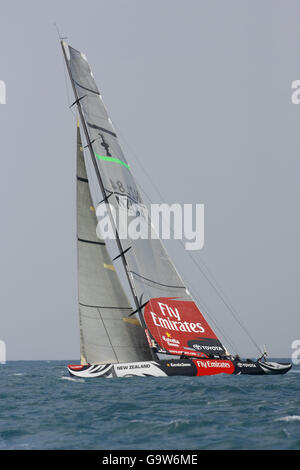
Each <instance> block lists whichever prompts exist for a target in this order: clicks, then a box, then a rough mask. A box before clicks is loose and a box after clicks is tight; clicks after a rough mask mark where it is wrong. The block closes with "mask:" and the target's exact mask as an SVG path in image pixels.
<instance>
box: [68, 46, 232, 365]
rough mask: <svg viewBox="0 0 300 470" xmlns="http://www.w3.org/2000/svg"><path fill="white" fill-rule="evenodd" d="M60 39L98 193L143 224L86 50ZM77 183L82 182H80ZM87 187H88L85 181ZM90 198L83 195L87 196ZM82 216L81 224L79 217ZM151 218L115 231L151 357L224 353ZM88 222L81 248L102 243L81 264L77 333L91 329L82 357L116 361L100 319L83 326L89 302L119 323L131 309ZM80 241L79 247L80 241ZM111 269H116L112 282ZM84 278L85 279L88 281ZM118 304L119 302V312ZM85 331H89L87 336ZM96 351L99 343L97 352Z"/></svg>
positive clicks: (90, 313)
mask: <svg viewBox="0 0 300 470" xmlns="http://www.w3.org/2000/svg"><path fill="white" fill-rule="evenodd" d="M62 47H63V52H64V57H65V60H66V64H67V68H68V71H69V75H70V79H71V83H72V86H73V90H74V94H75V100H76V101H75V103H76V104H77V106H78V110H79V115H80V119H81V125H82V129H83V131H84V136H85V140H86V144H87V147H88V149H89V152H90V161H91V162H92V164H93V168H94V173H95V179H96V180H98V183H99V185H100V188H101V191H102V196H103V200H104V201H105V202H106V203H107V206H108V202H109V204H111V205H112V207H113V208H114V209H115V212H116V213H121V212H122V211H126V212H127V213H128V215H131V216H132V213H134V215H135V217H136V218H137V219H140V220H139V222H140V224H141V225H143V224H144V225H145V224H146V222H148V219H147V217H148V216H144V215H143V214H142V215H141V214H140V215H139V216H137V212H138V209H136V208H137V207H141V206H142V204H143V201H142V198H141V196H140V193H139V190H138V188H137V185H136V183H135V181H134V178H133V175H132V173H131V170H130V167H129V164H128V162H127V160H126V158H125V156H124V154H123V152H122V149H121V147H120V145H119V142H118V139H117V135H116V132H115V130H114V128H113V126H112V123H111V120H110V118H109V117H108V114H107V112H106V109H105V106H104V103H103V101H102V97H101V95H100V93H99V90H98V88H97V85H96V83H95V80H94V78H93V75H92V72H91V69H90V67H89V64H88V62H87V59H86V57H85V55H84V54H82V53H81V52H79V51H78V50H76V49H74V48H72V47H71V46H68V45H67V44H66V43H65V42H62ZM83 178H86V176H83ZM79 182H80V180H79ZM82 184H84V183H83V182H82ZM85 187H86V188H87V185H86V186H85ZM124 201H125V204H124ZM89 203H90V202H87V204H89ZM101 203H103V201H102V202H101ZM80 204H81V203H80V202H79V205H80ZM89 215H91V214H89ZM85 217H87V215H85ZM93 217H94V214H93ZM94 219H95V217H94ZM83 223H84V224H85V222H83ZM95 223H96V219H95ZM149 226H150V231H151V233H150V234H148V235H149V236H148V237H147V238H138V239H132V238H129V237H127V238H126V237H125V238H122V239H120V237H119V234H118V232H117V231H116V235H117V245H118V248H119V252H120V260H121V262H122V263H123V267H124V270H125V271H126V276H127V280H128V283H129V286H130V289H131V292H132V295H133V299H134V302H135V309H136V311H137V314H138V317H139V320H140V322H141V324H142V326H143V327H144V330H145V334H146V336H147V339H148V344H149V346H150V349H151V351H152V355H153V357H156V358H157V357H158V358H161V359H162V358H164V357H166V355H170V354H171V355H174V356H181V355H182V354H186V355H189V356H195V357H199V356H201V355H207V354H218V355H220V354H224V353H225V348H224V346H223V345H222V344H221V342H220V340H219V339H218V338H217V336H216V334H215V333H214V332H213V330H212V329H211V328H210V326H209V325H208V323H207V322H206V320H205V318H204V317H203V315H202V313H201V312H200V310H199V309H198V307H197V305H196V304H195V302H194V300H193V298H192V297H191V295H190V293H189V292H188V290H187V289H186V286H185V285H184V283H183V281H182V279H181V278H180V276H179V274H178V273H177V271H176V269H175V267H174V265H173V263H172V261H171V260H170V258H169V256H168V255H167V253H166V250H165V248H164V246H163V244H162V242H161V241H160V239H159V238H157V237H156V236H155V234H154V230H153V228H152V226H151V224H149ZM87 227H90V228H91V230H92V231H93V230H94V233H93V234H92V233H91V232H90V233H89V234H84V235H81V234H79V235H78V236H79V238H80V237H83V236H88V237H90V238H89V240H90V241H91V242H92V243H89V244H87V243H85V244H82V246H84V248H80V249H82V250H83V249H84V250H88V249H89V250H95V249H96V248H95V247H97V248H100V249H99V252H100V253H101V254H100V255H99V256H100V259H99V261H98V260H97V261H96V258H94V256H93V254H92V252H91V253H90V255H89V256H88V255H87V256H86V258H85V262H86V266H85V267H84V268H83V269H82V272H84V275H85V276H86V282H87V288H88V292H89V295H90V296H91V298H92V300H91V298H90V299H89V301H87V300H86V299H84V294H83V292H84V290H82V293H81V294H80V303H81V306H80V309H81V312H82V314H81V331H82V335H83V336H84V331H85V330H89V331H90V333H86V335H87V337H88V338H89V339H88V340H84V339H83V350H82V354H83V357H84V359H85V360H86V361H88V362H91V361H92V362H93V363H94V362H97V361H98V362H99V361H101V362H103V361H110V360H111V357H112V356H113V357H114V360H115V361H116V360H120V359H121V357H119V356H118V357H117V358H116V357H115V350H116V348H115V346H114V347H112V345H109V344H108V343H106V346H105V348H104V347H103V342H102V340H103V334H104V331H105V330H107V328H105V326H103V327H102V326H101V327H99V325H98V326H97V329H96V328H95V329H94V330H93V331H91V330H92V329H93V326H92V328H90V326H89V327H87V326H86V324H85V323H87V321H90V325H94V324H95V325H96V322H97V320H96V318H97V316H98V315H99V308H97V307H95V308H94V307H93V305H95V306H97V305H100V306H101V305H106V310H105V311H103V310H102V312H103V313H101V320H102V319H103V318H104V317H103V315H104V313H105V321H106V322H111V321H112V320H111V319H112V318H113V316H114V315H116V316H117V317H118V322H119V323H118V325H119V324H120V323H122V321H121V318H123V317H125V316H126V315H127V314H128V312H129V310H128V309H129V304H128V301H127V300H126V299H125V297H124V295H123V292H122V291H121V290H120V286H119V284H118V285H117V284H116V283H117V282H118V281H117V276H116V274H115V272H114V271H112V270H109V269H103V268H102V266H103V265H104V264H111V261H110V260H107V258H108V253H107V251H106V249H105V245H104V244H103V243H104V242H103V241H102V242H101V243H100V242H99V240H98V241H97V243H96V239H95V229H96V227H95V225H94V226H93V228H92V226H91V225H89V224H87V225H86V226H85V228H84V230H87ZM94 242H95V243H94ZM79 247H81V242H80V241H79ZM79 261H80V260H79ZM116 262H117V261H116ZM89 263H91V267H89ZM103 276H104V278H103ZM111 276H114V281H113V282H114V283H113V282H112V279H111ZM108 279H109V280H110V284H109V285H110V288H109V289H108V290H107V289H106V288H103V286H105V282H106V281H107V282H108ZM89 282H90V283H91V285H90V286H88V285H89ZM82 289H83V288H82ZM121 292H122V294H121ZM108 293H109V296H110V301H111V304H112V305H113V307H114V308H111V309H110V310H109V309H108V308H107V307H108V306H109V305H110V304H109V305H108V304H107V303H106V304H105V303H103V299H104V298H105V297H104V296H107V295H108ZM87 303H88V304H90V306H89V307H86V306H85V305H86V304H87ZM120 307H122V308H123V311H122V314H121V313H120V312H121V310H120ZM118 308H119V309H118ZM87 309H89V310H87ZM100 312H101V309H100ZM130 318H132V317H130ZM87 319H88V320H87ZM84 322H85V323H84ZM123 326H124V325H123ZM140 331H141V329H140ZM114 334H116V335H117V337H118V338H120V341H121V336H122V335H123V330H122V331H121V330H120V329H119V328H114ZM89 335H91V336H90V337H89ZM87 341H88V343H89V344H90V345H91V346H90V354H87V353H86V349H87V347H86V344H85V343H87ZM104 349H105V351H104ZM113 350H114V352H113ZM97 351H99V354H98V352H97ZM100 351H102V352H101V354H100ZM122 354H124V353H122ZM100 356H101V359H100ZM137 356H138V360H142V359H143V358H142V356H141V354H140V353H137ZM103 357H105V359H103ZM123 357H124V356H122V358H123Z"/></svg>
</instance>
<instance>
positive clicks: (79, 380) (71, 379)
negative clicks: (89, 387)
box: [61, 377, 85, 383]
mask: <svg viewBox="0 0 300 470" xmlns="http://www.w3.org/2000/svg"><path fill="white" fill-rule="evenodd" d="M61 380H70V381H71V382H79V383H84V382H85V380H84V379H78V378H76V379H73V378H72V377H61Z"/></svg>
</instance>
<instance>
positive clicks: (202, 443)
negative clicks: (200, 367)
mask: <svg viewBox="0 0 300 470" xmlns="http://www.w3.org/2000/svg"><path fill="white" fill-rule="evenodd" d="M281 361H283V360H282V359H281ZM67 363H76V361H75V362H74V361H69V362H68V361H16V362H14V361H11V362H8V363H7V364H5V365H0V449H111V450H113V449H146V450H150V449H172V450H173V449H187V450H190V449H191V450H195V449H199V450H201V449H210V450H211V449H300V386H299V384H300V366H294V367H293V369H292V370H291V371H290V372H288V373H287V374H286V375H282V376H228V375H225V374H221V375H216V376H210V377H168V378H160V377H158V378H151V377H138V378H123V379H117V378H112V379H73V378H71V377H69V375H68V372H67V370H66V365H67Z"/></svg>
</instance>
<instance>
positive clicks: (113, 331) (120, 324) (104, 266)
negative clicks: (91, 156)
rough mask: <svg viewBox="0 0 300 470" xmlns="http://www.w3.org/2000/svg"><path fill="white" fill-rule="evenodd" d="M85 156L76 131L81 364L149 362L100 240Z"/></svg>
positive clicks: (137, 324)
mask: <svg viewBox="0 0 300 470" xmlns="http://www.w3.org/2000/svg"><path fill="white" fill-rule="evenodd" d="M96 225H97V219H96V216H95V209H94V207H93V203H92V199H91V195H90V189H89V183H88V176H87V172H86V167H85V161H84V153H83V149H82V143H81V138H80V129H79V126H78V127H77V250H78V297H79V298H78V301H79V323H80V350H81V351H80V353H81V354H80V355H81V363H82V364H99V363H108V362H109V363H114V362H126V361H140V360H147V359H150V358H151V355H150V352H149V348H148V345H147V342H146V338H145V335H144V331H143V329H142V328H141V325H140V324H139V322H138V320H137V319H134V318H133V319H129V318H128V315H129V314H130V312H132V308H131V307H130V304H129V302H128V299H127V297H126V295H125V293H124V291H123V289H122V286H121V284H120V282H119V279H118V276H117V273H116V272H115V269H114V266H113V264H112V261H111V259H110V257H109V254H108V252H107V249H106V246H105V242H104V240H100V239H99V238H98V237H97V235H96Z"/></svg>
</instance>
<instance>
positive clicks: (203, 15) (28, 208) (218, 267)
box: [0, 0, 300, 360]
mask: <svg viewBox="0 0 300 470" xmlns="http://www.w3.org/2000/svg"><path fill="white" fill-rule="evenodd" d="M0 12H1V14H0V80H4V81H5V82H6V86H7V104H6V105H0V138H1V140H0V151H1V165H2V178H1V185H0V191H1V198H0V210H1V245H0V246H1V248H0V249H1V264H0V286H1V314H0V339H2V340H4V341H5V342H6V345H7V358H8V359H10V360H17V359H72V358H73V359H77V358H79V329H78V313H77V291H76V282H77V281H76V228H75V145H76V141H75V138H76V130H75V126H74V124H75V123H74V118H73V115H72V113H71V112H70V111H69V109H68V96H67V92H66V83H65V71H64V67H63V59H62V53H61V50H60V46H59V43H58V39H57V33H56V30H55V28H54V26H53V23H54V22H56V23H57V24H58V26H59V28H60V29H61V32H62V33H63V35H66V36H68V38H69V42H70V44H71V45H73V46H74V47H76V48H78V49H80V50H82V51H83V52H85V53H86V54H87V57H88V60H89V63H90V65H91V67H92V69H93V72H94V76H95V78H96V81H97V83H98V86H99V88H100V90H101V92H102V94H103V98H104V101H105V103H106V106H107V108H108V110H109V114H110V116H111V117H112V120H113V122H114V124H115V125H116V129H117V131H121V136H124V137H123V139H121V143H123V144H124V145H123V149H124V151H125V154H126V157H127V160H128V161H129V163H130V165H131V168H132V171H133V174H134V175H135V176H136V178H137V180H138V182H139V183H140V184H141V185H143V186H144V188H145V190H146V192H147V193H148V194H149V195H150V197H151V199H152V200H153V201H154V202H169V203H173V202H180V203H204V204H205V246H204V248H203V250H202V251H201V252H197V253H195V255H194V257H195V259H196V260H197V261H198V262H199V263H201V260H204V261H205V263H206V264H207V265H208V266H209V268H210V269H211V271H212V272H213V274H214V277H215V278H216V279H217V282H218V284H219V285H220V286H221V287H222V290H224V291H225V292H226V294H227V295H228V297H229V299H230V301H231V303H232V304H233V305H234V306H235V308H236V309H237V310H238V312H239V314H240V317H241V319H242V321H243V323H244V324H246V325H247V327H248V329H249V331H250V332H251V334H252V335H253V336H254V338H255V340H256V341H257V342H258V343H259V344H263V343H266V345H267V347H268V350H269V352H270V354H271V355H272V356H290V354H291V342H292V341H293V340H294V339H299V338H300V328H299V323H300V322H299V296H300V289H299V287H298V283H299V270H300V263H299V261H300V260H299V258H300V256H299V246H298V244H299V239H300V233H299V232H300V230H299V229H300V224H299V217H298V215H299V196H300V186H299V174H300V159H299V154H300V106H296V105H293V104H292V102H291V93H292V90H291V82H292V81H293V80H296V79H300V30H299V15H300V4H299V2H297V1H275V0H269V1H267V0H264V1H253V0H251V1H241V0H237V1H232V0H227V1H226V2H224V0H219V1H217V0H215V1H200V0H196V1H194V0H187V1H183V0H181V1H178V0H163V1H162V0H160V1H158V0H152V1H151V2H150V1H145V0H102V1H101V0H99V1H91V0H90V1H89V0H87V1H84V2H83V1H78V0H72V1H71V0H68V1H66V0H65V1H64V0H60V1H57V0H52V1H51V2H50V1H43V2H40V1H37V0H36V1H31V0H26V2H21V1H13V0H11V1H10V2H7V1H3V0H1V1H0ZM68 89H69V90H70V87H69V88H68ZM72 98H73V97H72V96H71V95H70V99H72ZM124 141H125V142H126V143H125V142H124ZM128 143H129V147H128ZM135 155H137V156H138V158H139V159H140V160H141V161H142V162H143V166H144V167H145V168H146V170H147V172H148V173H149V174H150V175H152V177H153V181H154V182H155V184H156V185H157V186H158V187H159V189H160V191H161V193H162V194H163V195H164V198H165V199H164V201H161V200H160V198H159V196H158V194H157V193H156V191H155V188H154V187H153V185H152V184H151V182H150V181H149V180H148V178H147V177H146V175H145V173H144V172H143V171H142V169H141V167H140V166H139V164H138V163H137V160H136V157H135ZM167 248H168V251H169V254H170V255H171V257H172V258H173V260H174V261H175V263H176V266H177V268H178V269H179V271H180V273H181V275H182V277H183V278H184V279H185V281H186V283H187V285H189V284H192V285H193V286H194V287H196V288H197V290H198V293H199V296H200V297H201V299H203V301H204V302H205V304H207V305H208V306H209V311H210V312H211V313H213V315H214V317H215V318H216V319H217V320H218V323H219V324H220V325H221V326H222V328H224V329H225V330H226V331H227V332H228V333H229V334H230V337H231V338H232V339H233V341H234V343H235V344H236V345H237V346H238V349H239V351H240V352H241V353H242V354H243V355H251V354H255V350H254V349H253V347H252V345H251V343H250V342H249V340H248V339H247V338H246V337H245V335H243V334H242V333H241V330H240V327H239V326H238V325H237V324H236V323H235V322H233V320H232V318H231V316H230V314H229V313H228V311H227V310H226V308H225V306H224V305H223V304H222V303H221V302H220V300H218V298H217V297H216V295H215V293H214V291H213V290H212V289H211V287H210V286H209V284H208V283H207V282H206V280H205V279H204V278H203V276H202V275H201V274H200V273H199V271H198V270H197V269H196V266H195V265H194V263H193V262H191V260H190V259H189V257H187V256H186V255H185V254H184V252H183V250H182V249H180V250H179V248H178V245H177V242H176V243H175V242H170V243H167ZM208 320H209V318H208Z"/></svg>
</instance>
